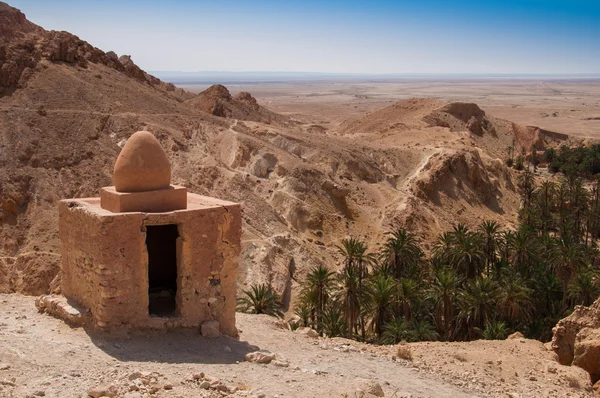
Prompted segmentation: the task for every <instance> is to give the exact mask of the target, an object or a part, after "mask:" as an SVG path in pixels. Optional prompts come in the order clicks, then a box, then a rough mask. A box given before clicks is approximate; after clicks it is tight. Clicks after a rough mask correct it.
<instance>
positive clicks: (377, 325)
mask: <svg viewBox="0 0 600 398" xmlns="http://www.w3.org/2000/svg"><path fill="white" fill-rule="evenodd" d="M518 187H519V190H520V194H521V198H522V206H521V209H520V212H519V223H518V226H517V229H516V230H509V229H504V230H503V229H501V228H500V226H499V225H498V224H497V223H496V222H494V221H484V222H482V223H481V224H480V225H479V226H478V227H477V228H474V229H471V228H468V227H466V226H465V225H461V224H459V225H455V226H454V227H453V229H452V230H451V231H448V232H445V233H443V234H441V235H440V236H439V237H438V238H437V242H436V244H435V246H434V248H433V250H432V251H431V253H430V254H429V255H426V254H425V253H424V251H423V250H422V248H421V244H420V241H419V239H418V238H417V236H415V235H414V234H412V233H411V232H409V231H407V230H406V229H403V228H398V229H397V230H395V231H392V232H390V233H388V234H387V239H386V241H385V242H384V243H383V245H382V246H381V249H380V250H378V251H377V252H375V251H370V250H369V248H368V247H367V245H366V244H365V243H364V242H362V241H361V240H358V239H355V238H349V239H345V240H343V241H342V244H341V245H340V246H339V247H338V252H339V255H340V257H341V258H342V259H343V264H340V265H341V268H340V269H341V270H340V271H339V272H334V271H332V270H330V269H328V268H326V267H324V266H319V267H315V268H313V269H312V270H311V271H310V272H309V274H308V276H307V278H306V282H305V284H304V287H303V290H302V293H301V299H300V305H299V306H298V307H297V308H296V309H295V314H296V319H295V320H292V321H290V327H291V328H292V329H294V328H297V327H299V326H309V327H312V328H314V329H316V330H317V331H318V332H319V333H321V334H323V335H327V336H330V337H334V336H344V337H348V338H354V339H357V340H362V341H369V342H374V343H382V344H391V343H396V342H399V341H420V340H438V339H439V340H445V341H461V340H473V339H478V338H485V339H501V338H505V337H506V336H507V335H508V334H509V333H511V332H513V331H520V332H522V333H524V334H525V335H526V336H527V337H530V338H536V339H540V340H543V341H547V340H549V339H550V338H551V333H552V327H553V326H554V325H555V324H556V322H557V321H558V320H559V319H561V318H562V317H564V316H566V315H568V313H569V312H570V311H572V310H573V307H574V306H575V305H579V304H582V305H590V304H591V303H592V302H593V301H594V300H595V299H596V298H597V297H598V295H599V294H600V283H599V280H598V270H597V269H596V267H595V265H596V264H595V259H596V258H597V256H598V250H597V240H598V238H599V236H600V179H598V180H596V181H594V182H590V181H589V180H586V179H583V178H582V177H580V175H579V174H576V173H571V174H569V175H566V176H563V177H561V178H560V179H559V181H558V182H554V181H550V180H546V181H542V182H540V183H536V180H535V178H534V174H533V173H531V172H530V171H528V170H526V171H524V172H522V173H521V174H520V176H519V179H518ZM239 308H240V310H242V311H247V312H255V313H268V314H272V315H277V314H281V313H280V309H279V301H278V297H277V295H276V294H275V293H274V291H273V290H272V289H271V288H270V286H268V285H259V286H253V287H252V290H251V291H246V292H245V296H244V297H243V298H241V299H240V300H239Z"/></svg>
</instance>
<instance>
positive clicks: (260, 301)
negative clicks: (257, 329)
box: [237, 283, 283, 317]
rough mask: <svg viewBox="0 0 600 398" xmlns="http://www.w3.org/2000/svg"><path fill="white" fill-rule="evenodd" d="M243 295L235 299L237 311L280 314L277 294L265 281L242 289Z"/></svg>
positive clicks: (279, 302)
mask: <svg viewBox="0 0 600 398" xmlns="http://www.w3.org/2000/svg"><path fill="white" fill-rule="evenodd" d="M243 293H244V296H243V297H239V298H238V299H237V303H238V311H241V312H246V313H249V314H267V315H272V316H279V317H280V316H282V315H283V313H282V312H281V301H280V300H279V295H278V294H277V293H276V292H275V290H273V288H272V287H271V286H269V285H267V284H266V283H263V284H260V285H252V286H251V290H244V291H243Z"/></svg>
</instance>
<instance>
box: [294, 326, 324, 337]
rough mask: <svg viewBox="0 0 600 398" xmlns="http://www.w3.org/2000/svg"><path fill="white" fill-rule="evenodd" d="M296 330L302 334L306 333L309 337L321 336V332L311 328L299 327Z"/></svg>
mask: <svg viewBox="0 0 600 398" xmlns="http://www.w3.org/2000/svg"><path fill="white" fill-rule="evenodd" d="M296 332H297V333H301V334H305V335H307V336H308V337H312V338H314V339H316V338H318V337H319V332H317V331H316V330H314V329H311V328H299V329H298V330H297V331H296Z"/></svg>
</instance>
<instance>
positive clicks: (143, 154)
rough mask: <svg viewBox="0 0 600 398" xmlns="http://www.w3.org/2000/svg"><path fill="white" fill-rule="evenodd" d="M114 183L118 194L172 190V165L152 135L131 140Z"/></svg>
mask: <svg viewBox="0 0 600 398" xmlns="http://www.w3.org/2000/svg"><path fill="white" fill-rule="evenodd" d="M114 183H115V189H116V190H117V192H143V191H155V190H159V189H167V188H169V186H170V184H171V165H170V164H169V159H168V158H167V154H166V153H165V151H164V150H163V148H162V146H161V145H160V142H158V140H157V139H156V137H154V135H152V133H149V132H147V131H138V132H137V133H135V134H133V135H132V136H131V137H130V138H129V140H127V143H126V144H125V146H124V147H123V149H122V150H121V153H120V154H119V157H118V158H117V161H116V163H115V170H114Z"/></svg>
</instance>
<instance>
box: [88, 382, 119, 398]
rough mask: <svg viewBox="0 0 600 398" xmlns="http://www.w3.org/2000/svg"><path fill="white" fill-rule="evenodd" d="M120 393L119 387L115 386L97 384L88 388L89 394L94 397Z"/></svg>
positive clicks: (110, 396) (111, 395)
mask: <svg viewBox="0 0 600 398" xmlns="http://www.w3.org/2000/svg"><path fill="white" fill-rule="evenodd" d="M117 393H118V390H117V387H115V386H112V385H111V386H96V387H92V388H90V389H89V390H88V395H89V396H90V397H92V398H100V397H109V398H113V397H116V396H117Z"/></svg>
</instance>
